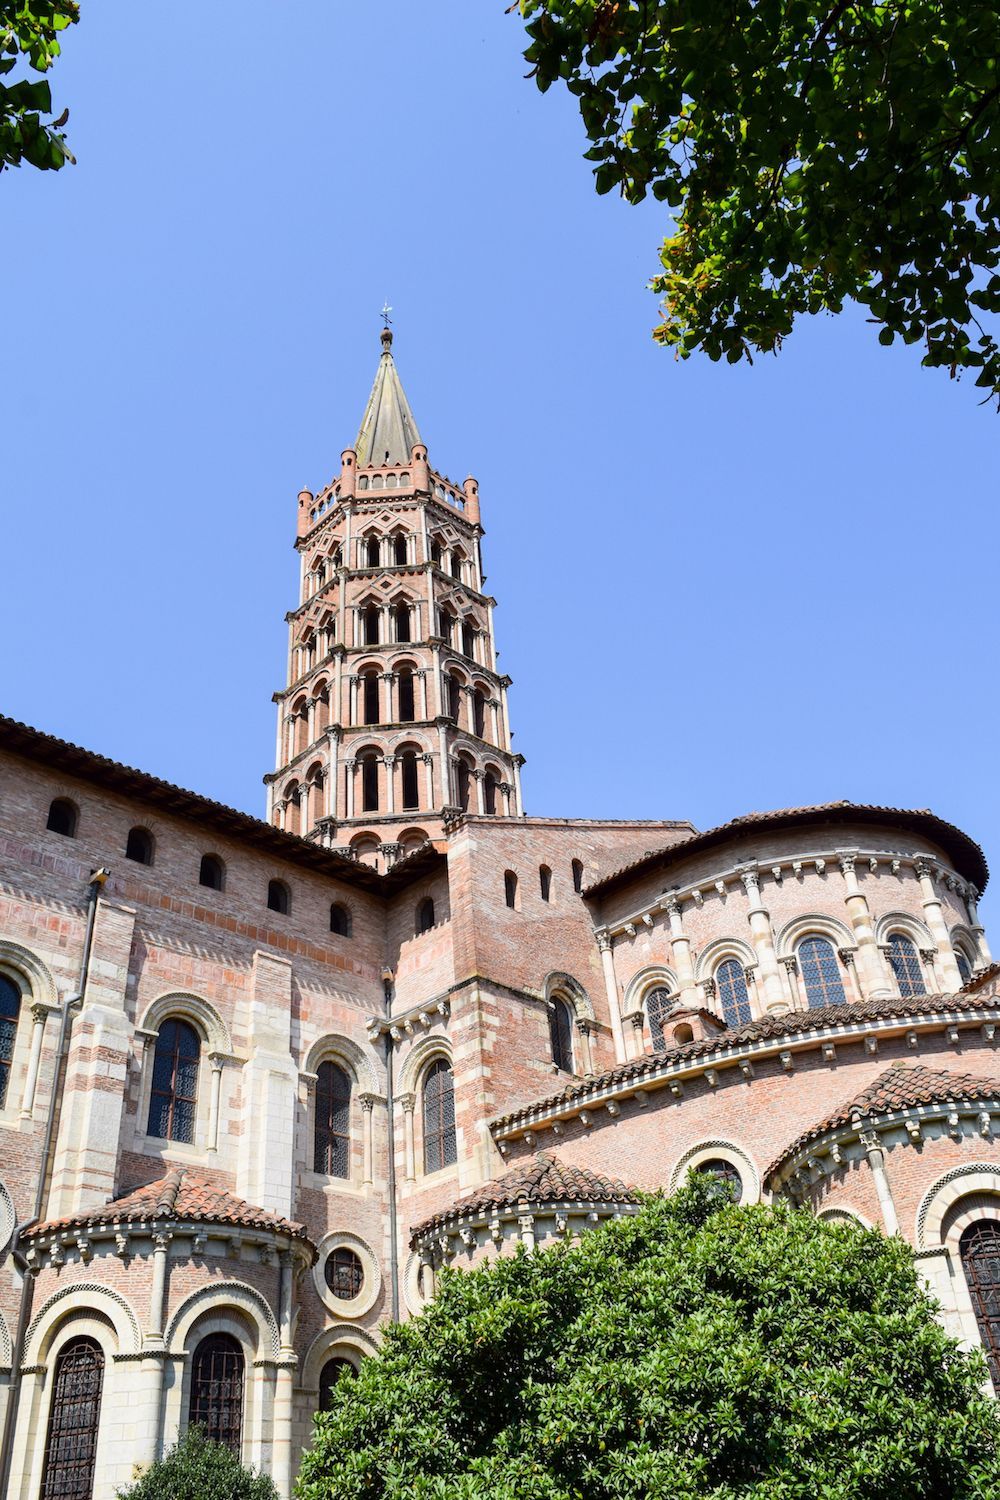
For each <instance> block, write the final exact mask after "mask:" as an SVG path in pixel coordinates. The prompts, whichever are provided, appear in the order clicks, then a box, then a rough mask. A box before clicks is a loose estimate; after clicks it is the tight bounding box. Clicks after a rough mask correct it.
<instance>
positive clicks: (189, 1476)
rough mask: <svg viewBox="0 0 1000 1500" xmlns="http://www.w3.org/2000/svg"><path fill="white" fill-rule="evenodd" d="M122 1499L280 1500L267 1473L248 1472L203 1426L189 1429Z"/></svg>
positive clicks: (122, 1495) (120, 1494) (121, 1493)
mask: <svg viewBox="0 0 1000 1500" xmlns="http://www.w3.org/2000/svg"><path fill="white" fill-rule="evenodd" d="M118 1496H119V1500H278V1492H277V1490H276V1489H275V1487H274V1485H273V1484H272V1483H271V1481H270V1479H269V1478H268V1477H267V1475H266V1474H254V1473H252V1472H251V1471H250V1470H249V1469H245V1468H244V1467H243V1465H242V1464H241V1463H240V1461H239V1459H238V1458H237V1457H236V1455H235V1453H231V1452H230V1450H229V1449H228V1448H224V1447H223V1446H222V1445H221V1443H213V1442H210V1441H209V1439H208V1438H207V1437H206V1436H205V1433H204V1431H203V1429H202V1428H200V1427H189V1428H188V1430H187V1432H186V1433H185V1434H184V1436H183V1437H182V1438H181V1439H180V1441H179V1442H178V1443H177V1444H176V1445H175V1446H174V1447H173V1448H171V1450H170V1452H169V1453H168V1454H167V1455H166V1457H164V1458H161V1459H160V1461H159V1463H155V1464H151V1465H150V1466H149V1468H148V1469H147V1470H146V1472H145V1473H144V1474H143V1475H142V1476H141V1478H139V1479H137V1480H136V1482H135V1484H132V1485H129V1487H128V1489H126V1490H119V1491H118Z"/></svg>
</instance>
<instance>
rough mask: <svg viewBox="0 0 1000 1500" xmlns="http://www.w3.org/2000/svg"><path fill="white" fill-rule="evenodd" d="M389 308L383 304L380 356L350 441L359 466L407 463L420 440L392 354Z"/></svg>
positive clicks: (374, 466) (390, 309)
mask: <svg viewBox="0 0 1000 1500" xmlns="http://www.w3.org/2000/svg"><path fill="white" fill-rule="evenodd" d="M391 311H392V308H391V307H389V305H388V303H386V305H385V307H384V308H383V310H382V316H383V318H384V319H385V327H384V328H383V329H382V333H381V336H380V337H381V341H382V356H381V358H380V359H379V362H378V369H377V370H376V372H375V383H374V385H373V386H372V389H371V395H370V396H369V397H368V405H367V406H366V407H365V414H364V416H363V417H362V418H361V426H360V428H359V429H358V438H357V442H356V443H355V444H354V447H355V449H356V451H357V455H358V468H359V469H366V468H382V467H385V466H387V465H391V464H406V463H409V461H410V453H411V452H412V450H413V447H414V445H415V444H416V443H419V442H420V433H419V431H418V430H417V424H416V422H415V420H414V417H413V413H412V411H411V410H410V403H409V401H407V399H406V392H405V391H404V390H403V386H402V382H401V381H400V378H399V372H398V370H397V369H396V361H395V360H394V359H393V357H392V329H391V328H390V327H389V313H390V312H391Z"/></svg>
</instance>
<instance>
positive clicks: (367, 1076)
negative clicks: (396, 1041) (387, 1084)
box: [303, 1031, 382, 1094]
mask: <svg viewBox="0 0 1000 1500" xmlns="http://www.w3.org/2000/svg"><path fill="white" fill-rule="evenodd" d="M325 1062H333V1063H339V1064H340V1066H341V1067H343V1068H344V1069H345V1071H346V1072H347V1073H349V1074H350V1075H351V1078H352V1080H353V1083H354V1087H355V1089H357V1090H359V1091H360V1092H361V1093H363V1094H379V1093H381V1091H382V1085H381V1079H380V1078H379V1075H378V1072H377V1070H376V1068H375V1064H374V1062H373V1061H372V1059H371V1056H370V1055H369V1053H367V1052H365V1051H364V1050H363V1048H361V1047H359V1046H358V1044H357V1042H353V1041H351V1039H350V1037H346V1036H344V1035H343V1034H342V1033H340V1032H333V1031H331V1032H328V1033H326V1034H324V1035H323V1036H321V1037H318V1038H317V1040H316V1041H315V1042H313V1044H312V1046H311V1047H310V1048H309V1051H308V1052H307V1053H306V1059H305V1064H304V1067H303V1071H304V1072H306V1073H316V1072H318V1071H319V1068H320V1065H321V1064H322V1063H325Z"/></svg>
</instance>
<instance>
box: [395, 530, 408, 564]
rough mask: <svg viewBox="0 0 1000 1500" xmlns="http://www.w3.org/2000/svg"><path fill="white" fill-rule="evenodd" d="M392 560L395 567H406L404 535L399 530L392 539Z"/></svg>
mask: <svg viewBox="0 0 1000 1500" xmlns="http://www.w3.org/2000/svg"><path fill="white" fill-rule="evenodd" d="M392 560H393V562H394V563H395V564H396V567H397V568H405V567H406V561H407V559H406V537H405V536H404V535H403V533H402V532H401V531H400V532H397V533H396V535H395V536H394V537H393V539H392Z"/></svg>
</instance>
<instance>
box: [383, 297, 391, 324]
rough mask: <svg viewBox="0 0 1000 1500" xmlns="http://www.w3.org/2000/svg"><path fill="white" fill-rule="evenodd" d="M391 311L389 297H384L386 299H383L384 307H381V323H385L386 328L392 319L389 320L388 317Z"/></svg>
mask: <svg viewBox="0 0 1000 1500" xmlns="http://www.w3.org/2000/svg"><path fill="white" fill-rule="evenodd" d="M391 312H392V308H391V307H390V306H389V299H388V297H387V298H386V299H385V305H384V307H383V308H382V322H383V323H384V324H385V326H386V328H388V326H389V324H390V322H391V321H392V320H391V319H390V317H389V314H390V313H391Z"/></svg>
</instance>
